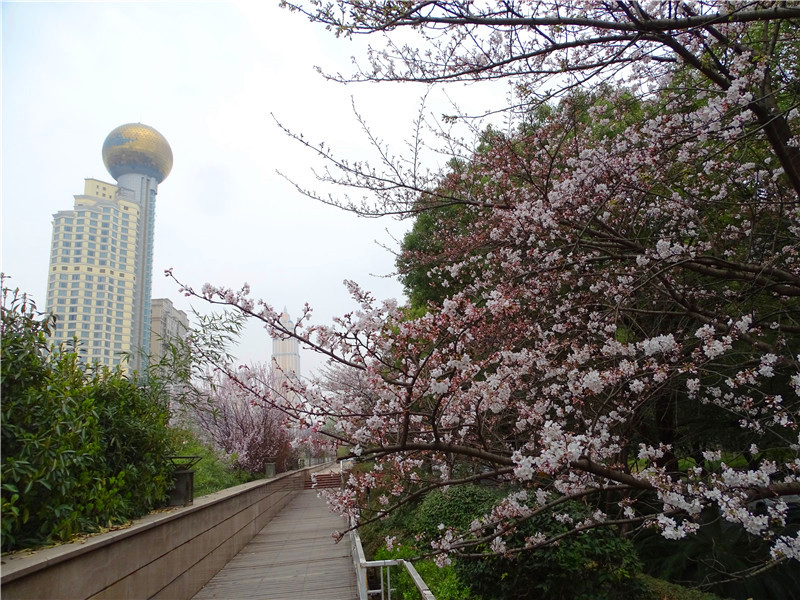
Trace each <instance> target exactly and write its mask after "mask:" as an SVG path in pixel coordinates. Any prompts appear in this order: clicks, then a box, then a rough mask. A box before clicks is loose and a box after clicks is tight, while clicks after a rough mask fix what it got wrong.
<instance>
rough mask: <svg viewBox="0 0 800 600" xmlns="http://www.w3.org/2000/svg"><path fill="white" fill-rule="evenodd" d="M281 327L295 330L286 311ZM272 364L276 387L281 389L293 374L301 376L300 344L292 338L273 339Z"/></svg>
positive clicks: (282, 316)
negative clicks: (283, 383)
mask: <svg viewBox="0 0 800 600" xmlns="http://www.w3.org/2000/svg"><path fill="white" fill-rule="evenodd" d="M280 321H281V325H283V326H284V327H285V328H286V329H290V330H291V329H293V328H294V323H293V322H292V319H291V318H290V317H289V313H288V312H286V309H284V310H283V312H282V313H281V318H280ZM272 362H273V372H274V373H275V387H276V388H277V389H280V388H281V385H282V382H283V381H285V380H286V379H287V378H290V377H291V376H292V374H294V375H300V343H299V342H298V341H297V340H296V339H294V338H290V337H274V338H272Z"/></svg>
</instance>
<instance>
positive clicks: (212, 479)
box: [173, 429, 253, 498]
mask: <svg viewBox="0 0 800 600" xmlns="http://www.w3.org/2000/svg"><path fill="white" fill-rule="evenodd" d="M173 435H174V440H175V441H174V443H175V447H176V449H177V450H176V452H177V453H178V454H179V455H181V456H199V457H200V462H198V463H197V464H196V465H195V466H194V467H193V468H192V469H193V470H194V497H195V498H197V497H199V496H205V495H206V494H211V493H213V492H217V491H219V490H224V489H227V488H230V487H234V486H236V485H239V484H241V483H247V482H248V481H252V480H253V476H252V475H251V474H250V473H248V472H246V471H242V470H241V469H237V468H236V467H235V466H234V464H233V462H234V461H233V459H232V458H228V457H225V456H223V455H222V454H221V453H220V452H218V451H217V450H215V449H214V448H212V447H210V446H208V445H206V444H204V443H202V442H201V441H199V440H198V439H197V437H196V436H195V435H194V434H193V433H192V432H191V431H189V430H188V429H175V430H173Z"/></svg>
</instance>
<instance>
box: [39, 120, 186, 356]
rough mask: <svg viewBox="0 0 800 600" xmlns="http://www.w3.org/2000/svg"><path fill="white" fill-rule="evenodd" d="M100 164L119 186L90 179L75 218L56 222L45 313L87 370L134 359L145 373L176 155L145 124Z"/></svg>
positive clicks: (119, 133)
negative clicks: (160, 212)
mask: <svg viewBox="0 0 800 600" xmlns="http://www.w3.org/2000/svg"><path fill="white" fill-rule="evenodd" d="M103 162H104V163H105V166H106V169H108V172H109V173H110V174H111V176H112V177H113V178H114V179H115V180H116V184H111V183H106V182H103V181H100V180H97V179H86V180H85V183H84V190H83V194H80V195H76V196H75V205H74V208H73V209H72V210H63V211H59V212H57V213H56V214H55V215H53V239H52V245H51V251H50V266H49V273H48V280H47V310H48V312H53V313H55V314H56V315H57V324H56V333H55V339H54V341H56V342H62V341H69V340H71V339H73V337H77V338H78V340H79V343H80V348H79V352H80V354H81V356H82V357H83V358H84V359H85V360H86V361H87V362H99V363H101V364H104V365H109V366H110V365H116V364H119V363H120V361H121V358H122V357H121V353H123V352H125V353H130V356H131V362H130V364H129V366H128V368H129V369H130V370H142V366H143V365H144V362H143V356H142V351H144V352H147V351H149V349H150V291H151V287H152V271H153V230H154V225H155V205H156V192H157V191H158V184H159V183H161V182H162V181H163V180H164V179H165V178H166V177H167V175H169V172H170V170H171V169H172V150H171V149H170V147H169V144H168V143H167V140H166V139H164V136H162V135H161V134H160V133H159V132H158V131H156V130H155V129H153V128H152V127H148V126H147V125H142V124H141V123H129V124H126V125H121V126H120V127H117V128H116V129H114V130H113V131H112V132H111V133H110V134H108V137H107V138H106V140H105V143H104V144H103Z"/></svg>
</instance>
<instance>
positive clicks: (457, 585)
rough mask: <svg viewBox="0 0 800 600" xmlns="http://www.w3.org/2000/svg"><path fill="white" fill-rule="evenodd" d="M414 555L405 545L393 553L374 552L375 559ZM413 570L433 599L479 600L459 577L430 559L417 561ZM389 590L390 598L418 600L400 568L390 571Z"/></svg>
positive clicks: (382, 550) (406, 575) (415, 589)
mask: <svg viewBox="0 0 800 600" xmlns="http://www.w3.org/2000/svg"><path fill="white" fill-rule="evenodd" d="M414 556H416V552H415V551H414V550H412V549H411V548H409V547H406V546H401V547H397V548H394V549H392V550H387V549H386V548H381V549H380V550H378V551H377V552H376V553H375V559H376V560H386V559H393V558H405V559H410V558H413V557H414ZM414 568H415V569H416V570H417V572H418V573H419V575H420V577H422V580H423V581H424V582H425V584H426V585H427V586H428V588H429V589H430V590H431V591H432V592H433V595H434V596H435V597H436V600H472V599H474V598H478V597H477V596H474V595H473V594H472V593H471V592H470V589H469V587H467V586H466V585H465V584H464V583H463V582H462V581H461V580H460V579H459V578H458V574H457V573H456V571H455V569H454V568H453V567H451V566H446V567H441V568H440V567H438V566H437V565H436V563H434V562H433V561H432V560H420V561H416V562H415V563H414ZM392 590H393V591H392V598H400V599H402V600H417V599H418V598H419V592H418V591H417V588H416V586H415V585H414V582H413V581H412V580H411V576H410V575H409V574H408V572H407V571H406V570H405V569H404V568H403V567H393V568H392Z"/></svg>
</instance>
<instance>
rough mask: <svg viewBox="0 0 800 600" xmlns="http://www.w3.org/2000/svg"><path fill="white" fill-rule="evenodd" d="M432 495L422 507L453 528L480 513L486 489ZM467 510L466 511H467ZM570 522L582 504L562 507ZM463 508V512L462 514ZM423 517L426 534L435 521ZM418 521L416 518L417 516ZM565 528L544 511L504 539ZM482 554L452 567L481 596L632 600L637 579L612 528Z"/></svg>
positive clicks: (627, 548)
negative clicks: (503, 552) (526, 548)
mask: <svg viewBox="0 0 800 600" xmlns="http://www.w3.org/2000/svg"><path fill="white" fill-rule="evenodd" d="M457 490H458V488H452V489H451V490H450V492H448V493H446V494H441V495H438V496H434V497H432V498H431V499H430V501H429V500H428V498H426V502H423V505H425V504H426V503H428V504H429V505H430V511H431V513H433V514H435V515H436V518H440V517H441V516H444V515H449V517H448V518H451V519H453V520H452V521H444V520H442V521H440V522H443V523H445V524H446V525H448V526H449V525H450V524H451V523H452V524H454V525H456V526H457V527H464V526H467V525H469V523H471V522H472V520H473V519H475V518H476V517H479V516H480V515H482V514H483V513H484V512H485V511H486V503H487V502H488V500H489V494H490V493H491V491H490V490H487V491H478V490H466V491H463V492H462V491H457ZM470 509H471V510H472V512H468V511H469V510H470ZM562 510H564V511H566V512H569V513H570V514H571V515H572V516H573V517H574V518H575V519H576V520H580V519H582V518H583V517H585V516H587V515H586V513H587V508H586V507H584V506H583V505H581V504H578V503H571V504H569V505H568V506H564V507H563V508H562ZM462 511H464V512H462ZM436 518H435V519H433V520H431V521H427V520H426V521H425V527H426V529H427V531H426V533H428V532H429V531H430V526H431V525H432V523H433V522H434V521H435V520H436ZM421 521H422V519H421ZM566 531H568V525H563V524H561V523H559V522H557V521H555V520H554V519H552V518H551V517H550V516H549V515H547V516H544V515H543V516H540V517H535V518H532V519H530V520H528V521H525V522H523V523H521V524H520V525H519V526H518V527H517V530H516V532H515V533H514V534H513V536H512V537H511V538H510V539H509V540H508V545H509V547H515V546H522V545H524V540H525V538H526V537H527V536H531V535H533V534H535V533H539V532H541V533H544V534H545V535H547V536H548V537H552V536H555V535H558V534H561V533H564V532H566ZM476 551H477V552H481V551H484V552H486V554H485V555H484V556H481V557H480V558H477V559H468V558H461V559H458V560H456V561H454V563H453V565H454V567H455V571H456V573H457V574H458V577H459V579H460V580H461V581H462V582H463V583H464V584H465V585H467V586H469V588H470V589H471V590H472V592H473V593H475V594H478V595H479V596H480V597H481V598H485V599H486V600H490V599H498V600H499V599H503V600H508V599H518V598H519V599H521V598H531V597H535V598H542V599H548V598H554V599H555V598H557V599H559V600H561V599H564V600H617V599H619V600H622V599H626V600H627V599H631V598H638V597H640V595H641V592H642V583H641V581H640V580H639V579H638V577H637V576H638V574H639V572H640V568H641V567H640V564H639V560H638V557H637V555H636V551H635V550H634V548H633V545H632V544H631V543H630V542H629V541H627V540H624V539H622V538H621V537H619V535H618V533H617V532H616V531H614V530H610V529H604V528H598V529H594V530H589V531H586V532H583V533H580V534H577V535H572V536H568V537H566V538H564V539H562V540H560V542H559V543H558V544H555V545H551V546H546V547H544V548H540V549H536V550H529V551H526V552H522V553H520V554H518V555H516V556H514V557H510V558H508V557H504V556H499V555H495V554H492V553H491V552H490V551H489V550H488V548H484V547H478V548H476Z"/></svg>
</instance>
